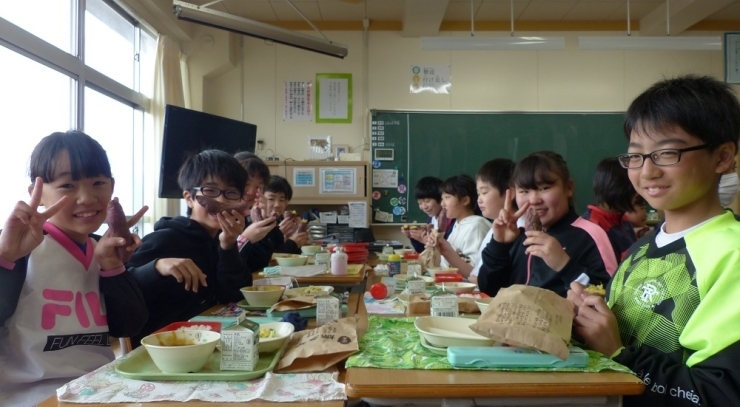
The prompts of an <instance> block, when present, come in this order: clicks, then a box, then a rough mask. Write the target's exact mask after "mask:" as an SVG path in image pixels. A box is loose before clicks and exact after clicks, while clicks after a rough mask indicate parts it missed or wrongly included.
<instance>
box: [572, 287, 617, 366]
mask: <svg viewBox="0 0 740 407" xmlns="http://www.w3.org/2000/svg"><path fill="white" fill-rule="evenodd" d="M573 328H574V330H575V332H576V334H578V335H579V336H580V337H581V338H583V341H584V342H585V343H586V345H587V346H588V347H589V348H590V349H593V350H595V351H597V352H601V353H602V354H604V355H606V357H610V356H611V355H612V354H613V353H614V352H616V351H617V349H619V348H620V347H622V339H621V338H620V336H619V324H618V323H617V318H616V317H615V316H614V313H612V310H611V309H610V308H609V306H608V305H606V302H604V298H603V297H601V296H600V295H589V296H586V297H584V298H583V301H582V303H581V306H580V307H578V314H577V315H576V317H575V319H574V320H573Z"/></svg>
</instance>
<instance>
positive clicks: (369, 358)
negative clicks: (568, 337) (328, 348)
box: [346, 315, 634, 374]
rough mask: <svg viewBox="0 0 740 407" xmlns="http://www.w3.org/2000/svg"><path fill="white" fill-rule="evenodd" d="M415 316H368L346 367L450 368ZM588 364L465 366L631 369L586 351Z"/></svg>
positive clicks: (586, 369)
mask: <svg viewBox="0 0 740 407" xmlns="http://www.w3.org/2000/svg"><path fill="white" fill-rule="evenodd" d="M414 320H415V318H413V317H411V318H382V317H376V316H372V315H371V316H370V317H369V321H368V329H367V333H366V334H365V335H364V336H363V337H362V339H360V352H358V353H355V354H354V355H352V356H350V357H349V359H348V360H347V363H346V367H347V368H350V367H376V368H384V369H423V370H453V369H455V368H453V367H452V365H450V363H449V362H448V361H447V356H443V355H440V354H437V353H434V352H432V351H430V350H428V349H427V348H425V347H424V346H422V345H421V342H420V340H419V332H418V331H417V330H416V328H415V327H414ZM586 352H587V353H588V355H589V360H588V365H587V366H586V367H583V368H577V367H568V368H552V367H542V368H539V367H530V368H484V369H468V370H508V371H529V372H535V371H542V372H555V371H557V372H591V373H595V372H600V371H602V370H613V371H616V372H624V373H631V374H634V373H632V371H631V370H629V369H628V368H626V367H624V366H622V365H620V364H619V363H617V362H615V361H613V360H611V359H609V358H607V357H605V356H604V355H602V354H600V353H598V352H593V351H589V350H587V351H586Z"/></svg>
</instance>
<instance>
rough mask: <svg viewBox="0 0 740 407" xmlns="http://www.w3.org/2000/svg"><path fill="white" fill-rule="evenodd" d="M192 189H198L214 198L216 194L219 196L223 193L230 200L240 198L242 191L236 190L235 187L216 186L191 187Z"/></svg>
mask: <svg viewBox="0 0 740 407" xmlns="http://www.w3.org/2000/svg"><path fill="white" fill-rule="evenodd" d="M193 190H194V191H200V193H201V194H203V195H205V196H209V197H211V198H215V197H217V196H220V195H221V194H224V197H225V198H226V199H229V200H232V201H238V200H240V199H242V195H243V192H242V191H239V190H236V189H227V190H223V189H218V188H216V187H195V188H193Z"/></svg>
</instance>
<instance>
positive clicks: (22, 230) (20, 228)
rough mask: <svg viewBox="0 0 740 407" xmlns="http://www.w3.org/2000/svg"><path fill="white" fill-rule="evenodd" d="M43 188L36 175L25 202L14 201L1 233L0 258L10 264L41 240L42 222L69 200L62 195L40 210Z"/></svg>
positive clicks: (42, 238)
mask: <svg viewBox="0 0 740 407" xmlns="http://www.w3.org/2000/svg"><path fill="white" fill-rule="evenodd" d="M43 188H44V181H43V180H42V179H41V177H36V180H35V181H34V183H33V189H32V190H31V199H30V200H29V201H28V203H25V202H23V201H18V203H17V204H15V207H14V208H13V211H12V212H11V213H10V216H8V219H7V220H6V221H5V226H3V231H2V233H0V258H3V259H5V260H7V261H9V262H11V263H12V262H15V261H16V260H18V259H20V258H21V257H23V256H26V255H28V254H29V253H31V251H32V250H33V249H35V248H36V247H38V245H40V244H41V242H42V241H43V240H44V230H43V227H44V223H45V222H46V221H47V220H48V219H49V218H51V217H52V216H54V215H55V214H56V213H57V212H59V211H60V210H61V209H62V208H64V207H65V206H67V205H68V204H69V203H70V202H71V201H70V200H69V198H68V197H66V196H64V197H62V199H60V200H58V201H57V202H55V203H54V204H53V205H51V206H48V207H47V208H46V210H45V211H44V212H39V211H38V207H39V204H40V202H41V191H42V190H43Z"/></svg>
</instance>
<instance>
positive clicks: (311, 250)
mask: <svg viewBox="0 0 740 407" xmlns="http://www.w3.org/2000/svg"><path fill="white" fill-rule="evenodd" d="M320 251H321V246H319V245H315V244H314V245H307V246H301V253H303V254H316V252H320Z"/></svg>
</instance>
